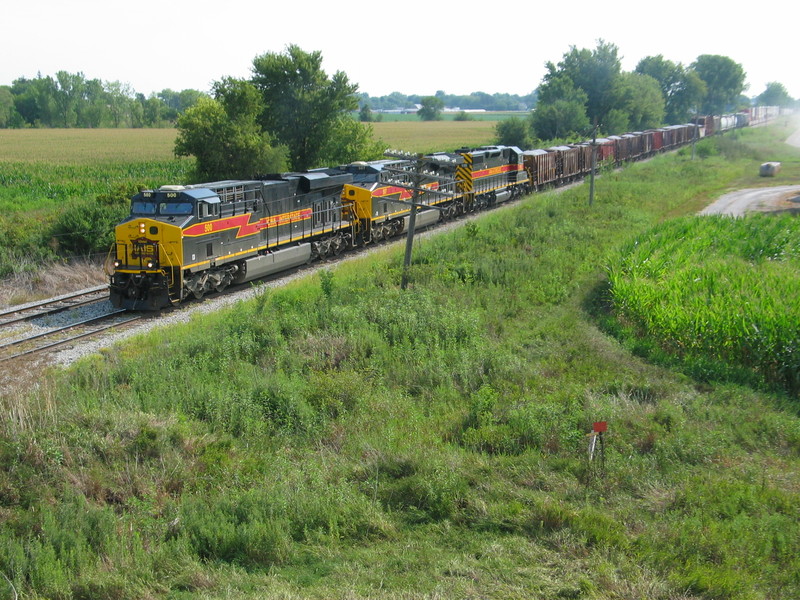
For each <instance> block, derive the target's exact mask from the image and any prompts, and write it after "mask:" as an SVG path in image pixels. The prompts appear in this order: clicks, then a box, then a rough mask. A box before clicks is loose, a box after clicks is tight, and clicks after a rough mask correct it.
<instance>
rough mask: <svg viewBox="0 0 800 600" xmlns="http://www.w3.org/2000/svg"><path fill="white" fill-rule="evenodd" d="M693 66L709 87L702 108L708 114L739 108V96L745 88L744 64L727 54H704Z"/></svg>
mask: <svg viewBox="0 0 800 600" xmlns="http://www.w3.org/2000/svg"><path fill="white" fill-rule="evenodd" d="M691 68H692V69H693V70H694V71H695V72H696V73H697V75H698V76H699V77H700V79H702V80H703V81H704V82H705V84H706V88H707V92H706V96H705V98H704V100H703V104H702V106H701V110H702V111H703V112H704V113H706V114H721V113H724V112H729V111H732V110H735V109H736V108H738V104H739V96H740V95H741V93H742V92H743V91H744V90H745V85H744V80H745V72H744V69H743V68H742V65H740V64H739V63H736V62H734V61H733V60H732V59H730V58H728V57H727V56H720V55H718V54H703V55H701V56H698V57H697V60H696V61H695V62H693V63H692V65H691Z"/></svg>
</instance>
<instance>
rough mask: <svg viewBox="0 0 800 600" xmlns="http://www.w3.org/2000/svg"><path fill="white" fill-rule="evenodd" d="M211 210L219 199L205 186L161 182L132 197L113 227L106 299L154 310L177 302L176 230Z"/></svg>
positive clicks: (179, 248) (209, 215) (178, 246)
mask: <svg viewBox="0 0 800 600" xmlns="http://www.w3.org/2000/svg"><path fill="white" fill-rule="evenodd" d="M215 213H217V214H218V213H219V198H218V197H217V196H216V195H214V194H213V192H211V191H210V190H185V189H182V188H179V187H164V188H161V189H159V190H146V191H143V192H140V193H139V194H137V195H136V196H134V197H133V199H132V201H131V212H130V215H129V216H128V218H127V219H125V220H124V221H122V222H121V223H120V224H119V225H117V227H116V229H115V234H116V236H115V237H116V242H115V245H114V248H113V249H112V253H113V257H114V262H113V266H114V271H113V273H112V274H111V278H110V284H109V297H110V299H111V302H112V304H113V305H114V306H116V307H119V308H127V309H132V310H139V309H144V310H154V309H157V308H161V307H163V306H169V305H170V304H172V303H174V302H176V301H180V299H181V295H182V291H181V289H180V288H181V267H180V266H181V264H183V248H182V243H181V238H182V235H181V234H182V230H183V229H184V228H185V227H186V226H188V225H191V224H192V223H194V222H201V221H203V220H205V219H206V218H213V215H214V214H215Z"/></svg>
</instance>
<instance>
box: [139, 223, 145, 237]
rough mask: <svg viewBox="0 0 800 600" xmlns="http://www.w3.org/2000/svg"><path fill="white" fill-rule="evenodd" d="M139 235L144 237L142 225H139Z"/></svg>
mask: <svg viewBox="0 0 800 600" xmlns="http://www.w3.org/2000/svg"><path fill="white" fill-rule="evenodd" d="M139 233H141V234H142V235H144V223H139Z"/></svg>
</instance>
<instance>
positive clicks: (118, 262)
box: [114, 260, 122, 269]
mask: <svg viewBox="0 0 800 600" xmlns="http://www.w3.org/2000/svg"><path fill="white" fill-rule="evenodd" d="M121 264H122V263H121V262H120V261H119V260H115V261H114V268H115V269H117V268H119V266H120V265H121Z"/></svg>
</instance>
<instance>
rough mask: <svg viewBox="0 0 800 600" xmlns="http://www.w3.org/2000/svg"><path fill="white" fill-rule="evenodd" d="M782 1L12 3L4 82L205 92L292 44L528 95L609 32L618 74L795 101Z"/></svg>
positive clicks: (1, 65) (401, 84)
mask: <svg viewBox="0 0 800 600" xmlns="http://www.w3.org/2000/svg"><path fill="white" fill-rule="evenodd" d="M783 4H785V5H784V6H783V9H781V7H780V6H778V5H775V4H774V3H772V4H770V5H769V6H770V8H769V9H768V10H767V9H766V5H765V11H764V13H763V18H762V17H759V16H758V13H759V10H758V9H757V7H755V6H754V5H752V4H748V5H740V6H741V7H740V8H736V7H735V6H734V5H733V4H731V3H730V2H723V1H721V0H696V1H689V0H672V1H670V2H657V3H656V2H651V3H648V2H642V1H641V0H639V1H635V0H621V1H615V2H598V1H597V0H591V1H587V0H577V1H573V2H564V1H558V0H556V1H555V2H547V1H545V0H520V1H517V2H498V1H494V2H492V1H487V0H472V1H470V0H467V1H461V2H432V1H428V2H421V1H419V0H406V1H405V2H385V1H380V0H379V1H376V2H359V3H349V2H342V1H336V0H327V1H323V0H307V1H305V2H303V1H295V2H290V1H287V0H272V1H269V0H267V1H263V2H256V1H255V0H227V1H223V2H208V1H206V0H193V1H191V2H190V1H187V0H160V1H158V2H156V1H154V0H135V1H133V2H124V3H123V2H119V1H118V0H70V1H64V0H29V1H28V2H9V3H6V5H5V6H4V8H3V10H2V13H1V14H2V27H0V85H9V84H11V83H12V81H13V80H14V79H17V78H18V77H29V78H30V77H35V76H36V74H37V73H41V74H42V75H43V76H47V75H55V73H56V72H57V71H59V70H65V71H69V72H71V73H75V72H83V74H84V75H85V76H86V77H87V78H88V79H101V80H103V81H120V82H122V83H127V84H129V85H130V86H131V87H132V88H133V89H134V90H135V91H136V92H141V93H143V94H145V95H150V93H152V92H158V91H161V90H162V89H164V88H171V89H173V90H176V91H179V90H182V89H186V88H193V89H199V90H202V91H207V90H209V89H210V86H211V83H212V82H213V81H215V80H218V79H220V78H222V77H224V76H233V77H249V75H250V69H251V66H252V60H253V58H254V57H255V56H258V55H261V54H263V53H265V52H282V51H283V50H284V49H285V48H286V46H287V45H288V44H292V43H294V44H297V45H298V46H300V47H301V48H302V49H303V50H305V51H307V52H311V51H315V50H319V51H321V52H322V56H323V68H324V69H325V71H326V72H327V73H328V75H332V74H333V73H334V72H335V71H337V70H341V71H344V72H345V73H346V74H347V75H348V77H349V79H350V81H351V82H353V83H357V84H358V86H359V91H360V92H367V93H368V94H370V95H372V96H382V95H385V94H389V93H391V92H393V91H398V92H401V93H403V94H421V95H431V94H434V93H435V92H436V91H437V90H444V91H445V92H446V93H448V94H468V93H470V92H475V91H483V92H487V93H490V94H493V93H498V92H499V93H504V92H507V93H511V94H528V93H530V92H531V91H533V90H534V89H535V88H536V87H537V86H538V85H539V83H540V82H541V80H542V76H543V75H544V72H545V69H544V65H545V63H546V62H547V61H552V62H554V63H557V62H559V61H560V60H561V58H562V56H563V55H564V54H565V53H566V52H568V51H569V48H570V46H573V45H574V46H577V47H578V48H588V49H594V48H595V47H596V45H597V40H598V39H603V40H605V41H606V42H610V43H613V44H615V45H616V46H617V47H618V48H619V54H620V56H621V57H622V68H623V70H625V71H632V70H633V69H634V68H635V67H636V64H637V62H638V61H639V60H640V59H641V58H643V57H645V56H651V55H656V54H662V55H664V57H665V58H666V59H669V60H671V61H673V62H680V63H682V64H684V65H685V66H688V65H689V64H690V63H691V62H693V61H694V60H695V59H696V58H697V57H698V56H699V55H701V54H721V55H724V56H728V57H729V58H731V59H733V60H734V61H735V62H737V63H739V64H741V65H742V67H743V68H744V70H745V73H746V83H747V84H748V85H749V89H748V90H746V92H745V93H746V94H747V95H749V96H756V95H758V94H760V93H761V92H763V91H764V88H765V86H766V84H767V83H768V82H770V81H778V82H780V83H782V84H783V85H784V86H785V87H786V89H787V91H788V92H789V95H790V96H792V97H793V98H798V97H800V69H798V67H797V65H796V64H795V62H796V56H797V54H798V50H797V48H798V44H797V35H796V34H797V31H796V28H797V23H796V19H795V18H794V17H792V16H790V15H789V14H788V13H790V12H792V6H791V5H789V4H788V3H786V2H784V3H783ZM792 4H793V3H792ZM561 11H563V12H561Z"/></svg>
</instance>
